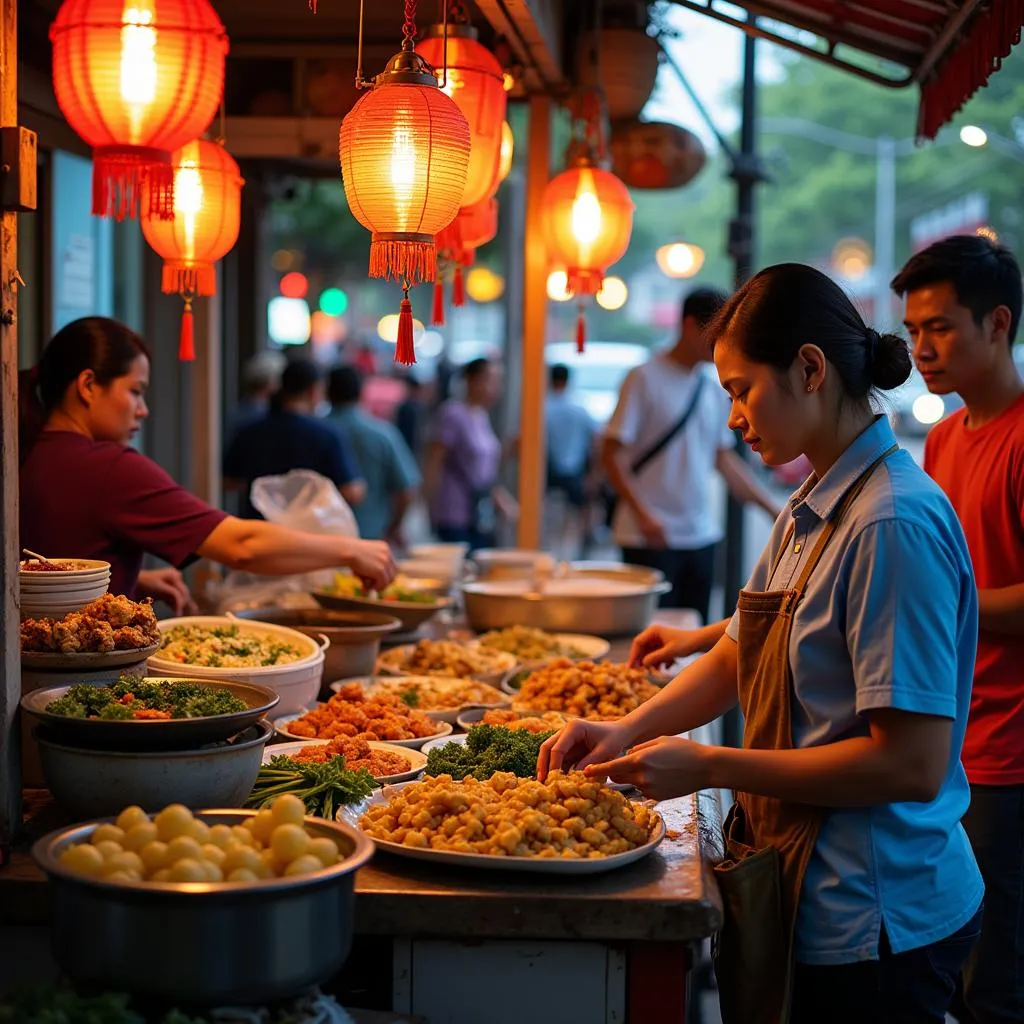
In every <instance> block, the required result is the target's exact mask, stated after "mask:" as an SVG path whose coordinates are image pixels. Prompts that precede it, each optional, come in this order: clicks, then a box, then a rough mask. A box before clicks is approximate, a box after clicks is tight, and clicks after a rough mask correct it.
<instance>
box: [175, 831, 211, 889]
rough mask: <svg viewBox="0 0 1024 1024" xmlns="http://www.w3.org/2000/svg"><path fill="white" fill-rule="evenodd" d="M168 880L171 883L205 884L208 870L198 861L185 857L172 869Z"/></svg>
mask: <svg viewBox="0 0 1024 1024" xmlns="http://www.w3.org/2000/svg"><path fill="white" fill-rule="evenodd" d="M193 841H194V840H193ZM168 880H169V881H171V882H205V881H206V869H205V868H204V867H203V865H202V864H201V863H200V862H199V860H198V859H196V858H193V857H184V858H182V859H181V860H179V861H178V862H177V863H176V864H175V865H174V866H173V867H172V868H171V869H170V874H169V875H168Z"/></svg>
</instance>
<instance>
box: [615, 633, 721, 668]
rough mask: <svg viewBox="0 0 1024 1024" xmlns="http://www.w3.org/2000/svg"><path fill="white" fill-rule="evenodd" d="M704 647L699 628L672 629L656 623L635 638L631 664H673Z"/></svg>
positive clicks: (648, 666)
mask: <svg viewBox="0 0 1024 1024" xmlns="http://www.w3.org/2000/svg"><path fill="white" fill-rule="evenodd" d="M703 649H704V648H703V646H702V645H701V636H700V631H699V630H696V629H670V628H669V627H668V626H659V625H657V624H655V625H653V626H648V627H647V628H646V629H645V630H644V631H643V632H642V633H641V634H640V635H639V636H638V637H636V638H635V639H634V640H633V646H632V647H631V648H630V650H629V664H630V665H631V666H632V667H633V668H657V667H658V666H660V665H672V664H674V663H675V662H677V661H678V660H679V659H680V658H685V657H688V656H689V655H691V654H698V653H699V652H700V651H702V650H703Z"/></svg>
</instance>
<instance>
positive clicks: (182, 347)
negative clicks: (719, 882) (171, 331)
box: [178, 299, 196, 363]
mask: <svg viewBox="0 0 1024 1024" xmlns="http://www.w3.org/2000/svg"><path fill="white" fill-rule="evenodd" d="M195 357H196V345H195V331H194V329H193V323H192V300H191V299H186V300H185V311H184V312H183V313H182V314H181V338H180V340H179V341H178V358H179V359H180V360H181V361H182V362H184V363H190V362H192V360H193V359H195Z"/></svg>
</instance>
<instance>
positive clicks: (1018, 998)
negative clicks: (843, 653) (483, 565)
mask: <svg viewBox="0 0 1024 1024" xmlns="http://www.w3.org/2000/svg"><path fill="white" fill-rule="evenodd" d="M892 287H893V291H895V292H896V294H897V295H900V296H902V297H904V299H905V316H904V323H905V324H906V326H907V330H908V331H909V332H910V337H911V340H912V342H913V350H914V360H915V362H916V363H917V367H918V369H919V370H920V371H921V375H922V376H923V377H924V380H925V383H926V384H927V385H928V390H929V391H931V392H932V393H933V394H937V395H946V394H950V393H951V392H954V391H955V392H956V393H957V394H959V395H960V397H961V398H962V399H963V401H964V404H965V408H964V409H959V410H957V411H956V412H955V413H953V414H952V415H951V416H949V417H948V418H947V419H945V420H943V421H942V422H941V423H939V424H938V425H937V426H935V427H934V428H932V431H931V433H930V434H929V435H928V440H927V442H926V444H925V455H924V468H925V470H926V471H927V472H928V474H929V475H930V476H931V477H932V478H933V479H934V480H935V481H936V483H938V484H939V486H940V487H941V488H942V489H943V490H944V491H945V492H946V494H947V495H948V496H949V500H950V501H951V502H952V504H953V507H954V508H955V509H956V512H957V515H958V516H959V518H960V522H961V523H962V524H963V528H964V533H965V535H966V537H967V545H968V547H969V549H970V552H971V560H972V561H973V563H974V573H975V577H976V582H977V586H978V598H979V602H978V603H979V626H980V631H979V635H978V656H977V662H976V664H975V673H974V689H973V692H972V696H971V711H970V718H969V720H968V725H967V737H966V739H965V740H964V746H963V754H962V757H963V763H964V767H965V768H966V770H967V777H968V779H969V780H970V783H971V806H970V809H969V810H968V812H967V815H966V816H965V818H964V822H963V823H964V827H965V828H966V829H967V834H968V835H969V836H970V838H971V844H972V846H973V847H974V853H975V856H976V857H977V860H978V865H979V866H980V868H981V872H982V875H983V876H984V879H985V889H986V892H985V916H984V923H983V925H982V934H981V939H980V940H979V942H978V944H977V945H976V946H975V948H974V951H973V953H972V954H971V956H970V958H969V959H968V961H967V966H966V967H965V969H964V977H963V988H964V993H963V996H964V1008H963V1009H962V1010H960V1011H959V1019H960V1021H961V1024H974V1022H978V1024H1003V1022H1011V1021H1015V1022H1018V1024H1019V1022H1021V1021H1024V382H1022V381H1021V379H1020V376H1019V374H1018V373H1017V368H1016V366H1015V365H1014V361H1013V356H1012V354H1011V351H1010V347H1011V345H1012V344H1013V341H1014V338H1015V336H1016V333H1017V327H1018V325H1019V323H1020V318H1021V304H1022V294H1021V293H1022V288H1021V270H1020V266H1019V265H1018V263H1017V260H1016V259H1015V258H1014V256H1013V254H1012V253H1011V252H1010V251H1009V250H1008V249H1006V248H1004V247H1003V246H1000V245H996V244H994V243H993V242H990V241H989V240H988V239H987V238H981V237H978V236H976V235H958V236H954V237H951V238H946V239H944V240H943V241H941V242H936V243H935V244H934V245H932V246H929V247H928V248H927V249H925V250H924V251H922V252H919V253H918V254H917V255H916V256H914V257H912V258H911V259H910V261H909V262H908V263H907V265H906V266H905V267H904V268H903V269H902V270H901V271H900V272H899V273H898V274H897V275H896V277H895V278H894V279H893V282H892ZM926 869H927V866H924V865H923V866H922V870H926Z"/></svg>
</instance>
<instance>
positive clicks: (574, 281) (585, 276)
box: [566, 269, 604, 295]
mask: <svg viewBox="0 0 1024 1024" xmlns="http://www.w3.org/2000/svg"><path fill="white" fill-rule="evenodd" d="M602 284H604V271H603V270H579V269H571V270H570V271H569V276H568V281H567V283H566V290H567V291H568V292H569V294H570V295H596V294H597V293H598V292H599V291H600V290H601V285H602Z"/></svg>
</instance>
